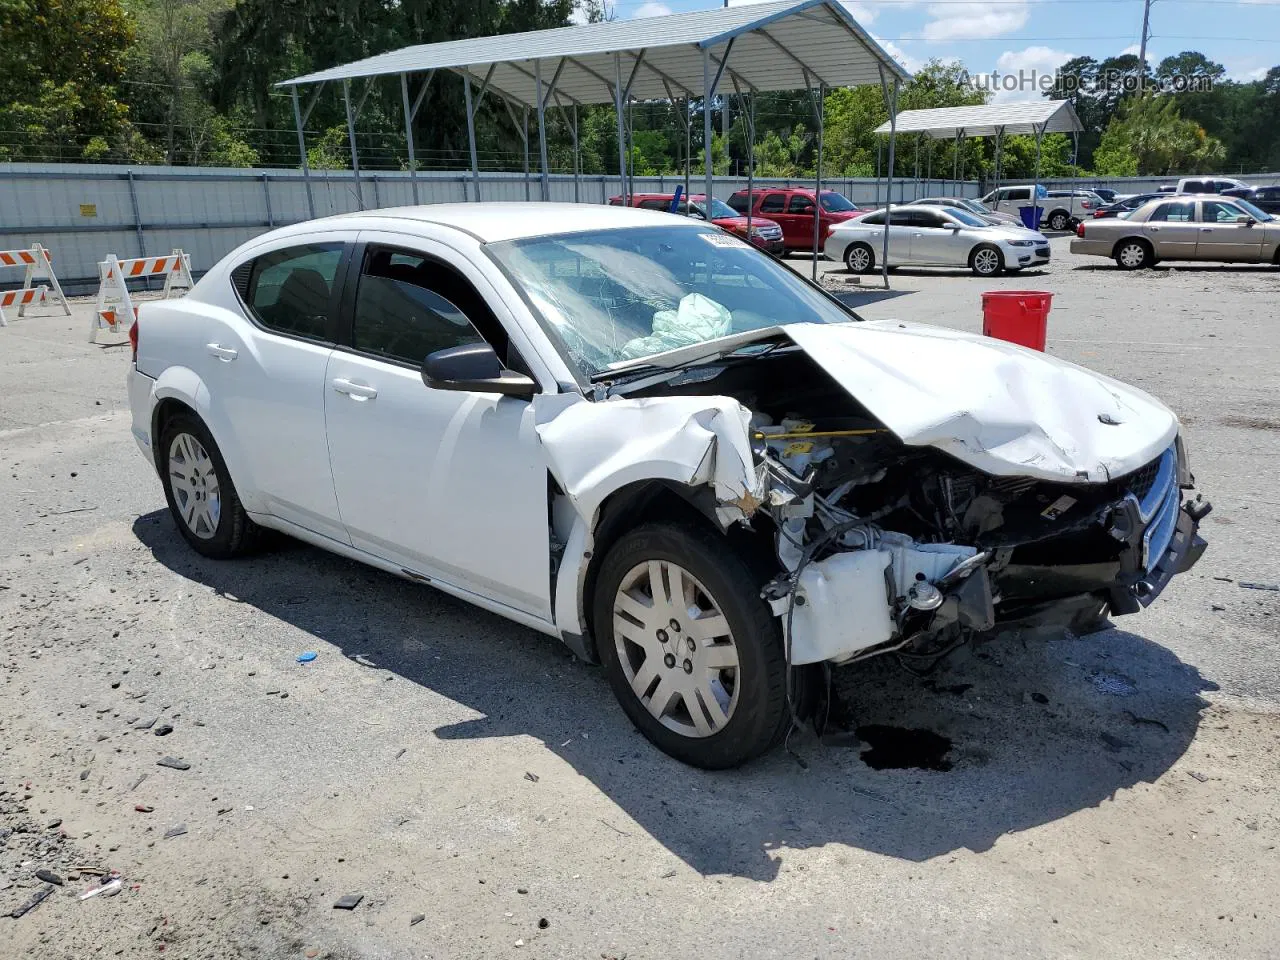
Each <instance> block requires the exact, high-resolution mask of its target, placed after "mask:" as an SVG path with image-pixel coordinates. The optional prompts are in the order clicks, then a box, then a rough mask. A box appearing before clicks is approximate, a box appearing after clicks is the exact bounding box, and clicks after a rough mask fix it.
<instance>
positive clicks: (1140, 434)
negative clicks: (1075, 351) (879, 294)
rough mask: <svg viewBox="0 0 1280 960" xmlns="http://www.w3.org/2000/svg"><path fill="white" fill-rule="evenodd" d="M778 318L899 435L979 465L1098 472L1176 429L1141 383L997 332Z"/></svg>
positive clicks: (1137, 458) (1153, 449)
mask: <svg viewBox="0 0 1280 960" xmlns="http://www.w3.org/2000/svg"><path fill="white" fill-rule="evenodd" d="M783 329H784V330H785V331H786V333H787V335H788V336H789V337H790V338H791V339H792V340H793V341H794V342H795V343H796V344H797V345H798V346H800V347H801V348H802V349H803V350H804V351H805V352H806V353H808V355H809V356H810V358H811V359H812V360H813V361H814V362H815V363H816V364H818V366H820V367H822V369H824V370H825V371H826V372H827V373H828V374H830V375H831V376H832V377H833V378H834V379H835V380H836V381H837V382H838V383H840V384H841V385H842V386H843V387H844V388H845V389H846V390H848V391H849V393H850V395H851V396H853V397H854V398H855V399H857V400H858V401H859V402H860V403H861V404H862V405H863V406H865V407H866V408H867V409H868V410H869V411H870V412H871V413H872V414H873V415H875V416H876V417H877V418H878V419H879V420H880V421H881V422H883V423H884V425H885V426H886V427H888V428H889V429H890V430H892V431H893V432H894V433H895V434H896V435H897V436H898V437H899V438H900V439H901V440H902V441H903V442H904V443H907V444H910V445H912V446H932V447H936V448H938V449H939V450H943V451H945V452H947V453H949V454H951V455H952V456H954V457H956V458H957V459H958V460H962V461H964V462H965V463H968V464H969V465H971V466H973V467H975V468H977V469H979V470H981V471H983V472H984V473H989V474H993V475H996V476H1029V477H1038V478H1040V479H1044V480H1053V481H1058V482H1075V483H1081V482H1105V481H1107V480H1109V479H1111V478H1114V477H1118V476H1122V475H1123V474H1126V473H1129V472H1131V471H1133V470H1136V469H1138V468H1139V467H1142V466H1144V465H1146V464H1147V463H1150V462H1151V461H1152V460H1154V459H1155V458H1156V457H1157V456H1159V455H1160V454H1161V453H1162V452H1164V451H1165V450H1166V449H1168V447H1169V446H1170V445H1171V444H1172V443H1173V441H1174V438H1175V437H1176V436H1177V433H1178V420H1177V417H1175V416H1174V415H1173V412H1172V411H1170V410H1169V408H1168V407H1166V406H1165V405H1164V404H1162V403H1160V402H1159V401H1158V400H1156V399H1154V398H1152V397H1150V396H1148V395H1147V394H1145V393H1143V392H1142V391H1141V390H1138V389H1136V388H1134V387H1131V386H1128V385H1127V384H1124V383H1121V382H1120V381H1118V380H1112V379H1111V378H1110V377H1106V376H1103V375H1102V374H1099V373H1094V372H1093V371H1090V370H1086V369H1085V368H1083V367H1078V366H1076V365H1075V364H1073V363H1068V362H1067V361H1065V360H1059V359H1057V358H1055V357H1051V356H1048V355H1047V354H1043V353H1039V352H1037V351H1034V350H1028V349H1026V348H1024V347H1018V346H1015V345H1014V344H1011V343H1006V342H1005V341H1003V340H996V339H992V338H990V337H984V336H979V335H977V334H971V333H964V332H962V331H959V330H951V329H948V328H945V327H934V326H929V325H925V324H916V323H906V322H902V321H898V320H882V321H872V322H862V323H856V322H855V323H842V324H818V323H798V324H788V325H786V326H785V327H784V328H783Z"/></svg>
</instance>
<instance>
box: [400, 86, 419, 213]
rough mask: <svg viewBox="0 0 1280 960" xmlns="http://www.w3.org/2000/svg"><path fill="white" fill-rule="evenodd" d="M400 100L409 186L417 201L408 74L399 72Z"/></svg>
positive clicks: (415, 162) (416, 169)
mask: <svg viewBox="0 0 1280 960" xmlns="http://www.w3.org/2000/svg"><path fill="white" fill-rule="evenodd" d="M400 100H401V101H402V102H403V104H404V142H405V145H406V146H407V147H408V149H409V186H410V188H411V189H412V190H413V202H414V204H415V205H416V204H417V203H418V163H417V161H416V160H415V159H414V156H413V108H412V107H411V106H409V75H408V74H407V73H402V74H400Z"/></svg>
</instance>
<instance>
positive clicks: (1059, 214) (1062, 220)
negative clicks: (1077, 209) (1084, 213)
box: [1049, 210, 1071, 230]
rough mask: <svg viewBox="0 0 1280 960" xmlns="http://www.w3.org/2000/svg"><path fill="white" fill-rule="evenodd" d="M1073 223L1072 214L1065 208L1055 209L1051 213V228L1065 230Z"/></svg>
mask: <svg viewBox="0 0 1280 960" xmlns="http://www.w3.org/2000/svg"><path fill="white" fill-rule="evenodd" d="M1070 223H1071V215H1070V214H1069V213H1067V211H1065V210H1055V211H1053V213H1051V214H1049V229H1050V230H1065V229H1067V226H1068V224H1070Z"/></svg>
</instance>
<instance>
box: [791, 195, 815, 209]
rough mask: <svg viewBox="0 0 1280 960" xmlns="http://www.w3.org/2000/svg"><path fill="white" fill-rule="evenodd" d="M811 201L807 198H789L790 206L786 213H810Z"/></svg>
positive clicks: (797, 196)
mask: <svg viewBox="0 0 1280 960" xmlns="http://www.w3.org/2000/svg"><path fill="white" fill-rule="evenodd" d="M812 212H813V201H812V200H811V199H809V198H808V197H804V196H800V195H799V194H797V195H796V196H794V197H792V198H791V204H790V205H789V206H788V207H787V213H812Z"/></svg>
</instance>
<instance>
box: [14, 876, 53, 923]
mask: <svg viewBox="0 0 1280 960" xmlns="http://www.w3.org/2000/svg"><path fill="white" fill-rule="evenodd" d="M55 889H57V888H56V887H54V886H53V884H49V885H48V886H44V887H41V888H40V889H39V890H37V891H36V892H35V893H33V894H32V895H31V899H30V900H28V901H27V902H26V903H24V904H22V905H21V906H19V907H15V908H14V910H13V912H12V913H11V914H9V916H11V917H13V919H15V920H19V919H21V918H22V917H23V915H24V914H27V913H30V912H31V911H32V910H34V909H35V908H36V907H38V906H40V904H42V903H43V902H44V901H45V899H46V898H47V897H48V896H49V895H50V894H51V893H53V891H54V890H55Z"/></svg>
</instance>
